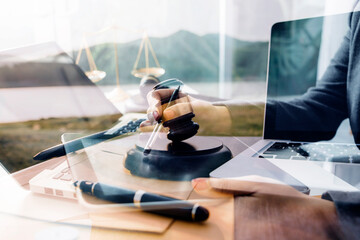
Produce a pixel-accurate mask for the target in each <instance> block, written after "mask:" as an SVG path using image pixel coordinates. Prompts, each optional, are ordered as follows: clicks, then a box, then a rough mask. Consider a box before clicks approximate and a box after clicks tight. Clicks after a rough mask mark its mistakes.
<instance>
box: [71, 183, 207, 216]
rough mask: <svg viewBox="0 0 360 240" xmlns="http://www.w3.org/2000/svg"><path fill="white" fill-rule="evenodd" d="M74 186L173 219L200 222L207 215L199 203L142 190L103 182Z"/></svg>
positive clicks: (91, 193) (102, 197) (99, 196)
mask: <svg viewBox="0 0 360 240" xmlns="http://www.w3.org/2000/svg"><path fill="white" fill-rule="evenodd" d="M74 186H75V187H78V188H79V189H80V190H81V191H82V192H84V193H87V194H89V195H93V196H95V197H97V198H99V199H103V200H107V201H110V202H115V203H124V204H125V203H133V204H134V206H135V207H137V208H140V209H141V210H143V211H146V212H149V213H155V214H159V215H162V216H166V217H171V218H175V219H180V220H185V221H194V222H201V221H205V220H206V219H208V217H209V211H208V210H207V209H206V208H204V207H202V206H200V205H199V204H192V203H190V202H187V201H184V200H180V199H176V198H170V197H166V196H162V195H158V194H153V193H148V192H145V191H143V190H137V191H133V190H129V189H125V188H120V187H117V186H112V185H107V184H104V183H99V182H97V183H93V182H90V181H76V182H74Z"/></svg>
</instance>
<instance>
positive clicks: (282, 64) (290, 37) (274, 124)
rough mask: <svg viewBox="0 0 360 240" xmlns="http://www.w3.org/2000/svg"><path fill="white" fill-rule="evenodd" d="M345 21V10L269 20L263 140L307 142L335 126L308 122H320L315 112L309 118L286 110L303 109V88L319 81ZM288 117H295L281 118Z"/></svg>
mask: <svg viewBox="0 0 360 240" xmlns="http://www.w3.org/2000/svg"><path fill="white" fill-rule="evenodd" d="M348 20H349V14H348V13H347V14H338V15H331V16H323V17H315V18H308V19H300V20H294V21H287V22H280V23H276V24H274V25H273V27H272V30H271V40H270V50H269V65H268V87H267V103H266V115H265V128H264V138H265V139H281V140H296V141H309V142H312V141H318V140H319V139H321V140H325V139H327V140H328V139H330V138H332V136H334V135H335V133H336V131H337V127H335V128H333V127H327V124H324V127H323V128H319V127H318V126H317V125H318V124H312V121H320V120H319V119H318V118H317V116H316V114H315V113H314V114H313V115H314V118H313V119H311V118H309V117H307V116H306V114H303V115H301V114H297V115H293V116H291V113H292V112H291V111H292V109H293V110H294V111H295V112H296V111H298V110H300V111H304V112H306V104H307V103H306V101H308V100H309V94H307V93H308V91H309V89H311V88H312V87H314V86H316V85H317V84H319V82H321V78H322V76H323V74H324V72H325V70H326V68H327V66H328V65H329V64H330V60H331V58H332V57H333V56H334V55H335V53H336V51H337V50H338V48H339V47H340V45H341V42H342V40H343V38H344V35H345V34H346V32H347V30H348ZM304 102H305V103H304ZM310 104H311V103H310ZM289 106H290V107H289ZM296 108H298V109H296ZM327 108H329V107H328V106H324V111H326V109H327ZM304 109H305V110H304ZM310 111H311V110H310ZM292 117H294V118H297V120H296V121H287V120H285V119H291V118H292ZM302 117H303V119H302ZM330 120H331V119H329V121H330ZM328 125H330V124H328ZM343 128H344V129H342V131H345V132H346V133H349V128H347V129H345V127H343ZM348 135H349V134H348ZM350 137H351V136H350ZM340 141H345V142H347V141H348V140H340Z"/></svg>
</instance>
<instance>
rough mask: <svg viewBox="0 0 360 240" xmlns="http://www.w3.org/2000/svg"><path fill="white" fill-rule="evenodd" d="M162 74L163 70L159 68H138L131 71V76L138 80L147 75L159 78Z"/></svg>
mask: <svg viewBox="0 0 360 240" xmlns="http://www.w3.org/2000/svg"><path fill="white" fill-rule="evenodd" d="M164 73H165V69H163V68H159V67H152V68H139V69H135V70H133V71H131V74H132V75H133V76H135V77H138V78H143V77H145V76H149V75H152V76H154V77H160V76H162V75H164Z"/></svg>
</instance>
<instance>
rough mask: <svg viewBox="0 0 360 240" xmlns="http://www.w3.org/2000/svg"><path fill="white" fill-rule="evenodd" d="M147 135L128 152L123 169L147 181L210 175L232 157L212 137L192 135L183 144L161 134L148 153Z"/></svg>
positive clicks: (220, 143)
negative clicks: (146, 149)
mask: <svg viewBox="0 0 360 240" xmlns="http://www.w3.org/2000/svg"><path fill="white" fill-rule="evenodd" d="M148 138H149V134H145V135H144V136H142V137H141V138H140V140H139V142H138V143H137V144H136V146H135V148H134V149H131V150H130V151H129V152H128V153H127V157H126V160H125V168H127V169H128V170H129V171H130V173H131V174H133V175H136V176H141V177H147V178H155V179H163V180H175V181H190V180H191V179H194V178H197V177H208V176H209V173H210V172H211V171H212V170H214V169H215V168H217V167H219V166H220V165H222V164H224V163H225V162H227V161H228V160H230V159H231V158H232V154H231V151H230V150H229V148H227V147H226V146H225V145H223V143H222V142H221V141H220V140H218V139H216V138H214V137H199V136H195V137H192V138H189V139H187V140H185V141H183V142H171V141H170V140H168V139H167V137H166V134H165V133H160V134H159V137H158V138H157V139H156V140H155V142H154V144H153V145H152V148H151V149H150V151H145V146H146V143H147V140H148Z"/></svg>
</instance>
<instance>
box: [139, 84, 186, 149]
mask: <svg viewBox="0 0 360 240" xmlns="http://www.w3.org/2000/svg"><path fill="white" fill-rule="evenodd" d="M180 87H181V85H179V86H178V87H177V88H176V89H175V90H174V91H173V92H172V94H171V96H170V98H169V99H166V100H163V101H162V103H161V105H164V104H167V105H166V107H165V108H164V109H163V111H164V110H165V109H166V108H168V107H169V106H170V104H171V102H172V101H174V100H176V99H178V97H179V92H180ZM154 89H155V90H156V87H155V88H154ZM161 128H162V125H161V119H160V120H159V121H158V122H157V123H156V125H155V127H154V130H153V132H152V133H151V135H150V137H149V140H148V141H147V143H146V145H145V148H144V153H145V154H149V153H150V152H151V147H152V144H153V143H154V141H155V139H156V137H157V135H158V134H159V132H160V131H161Z"/></svg>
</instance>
